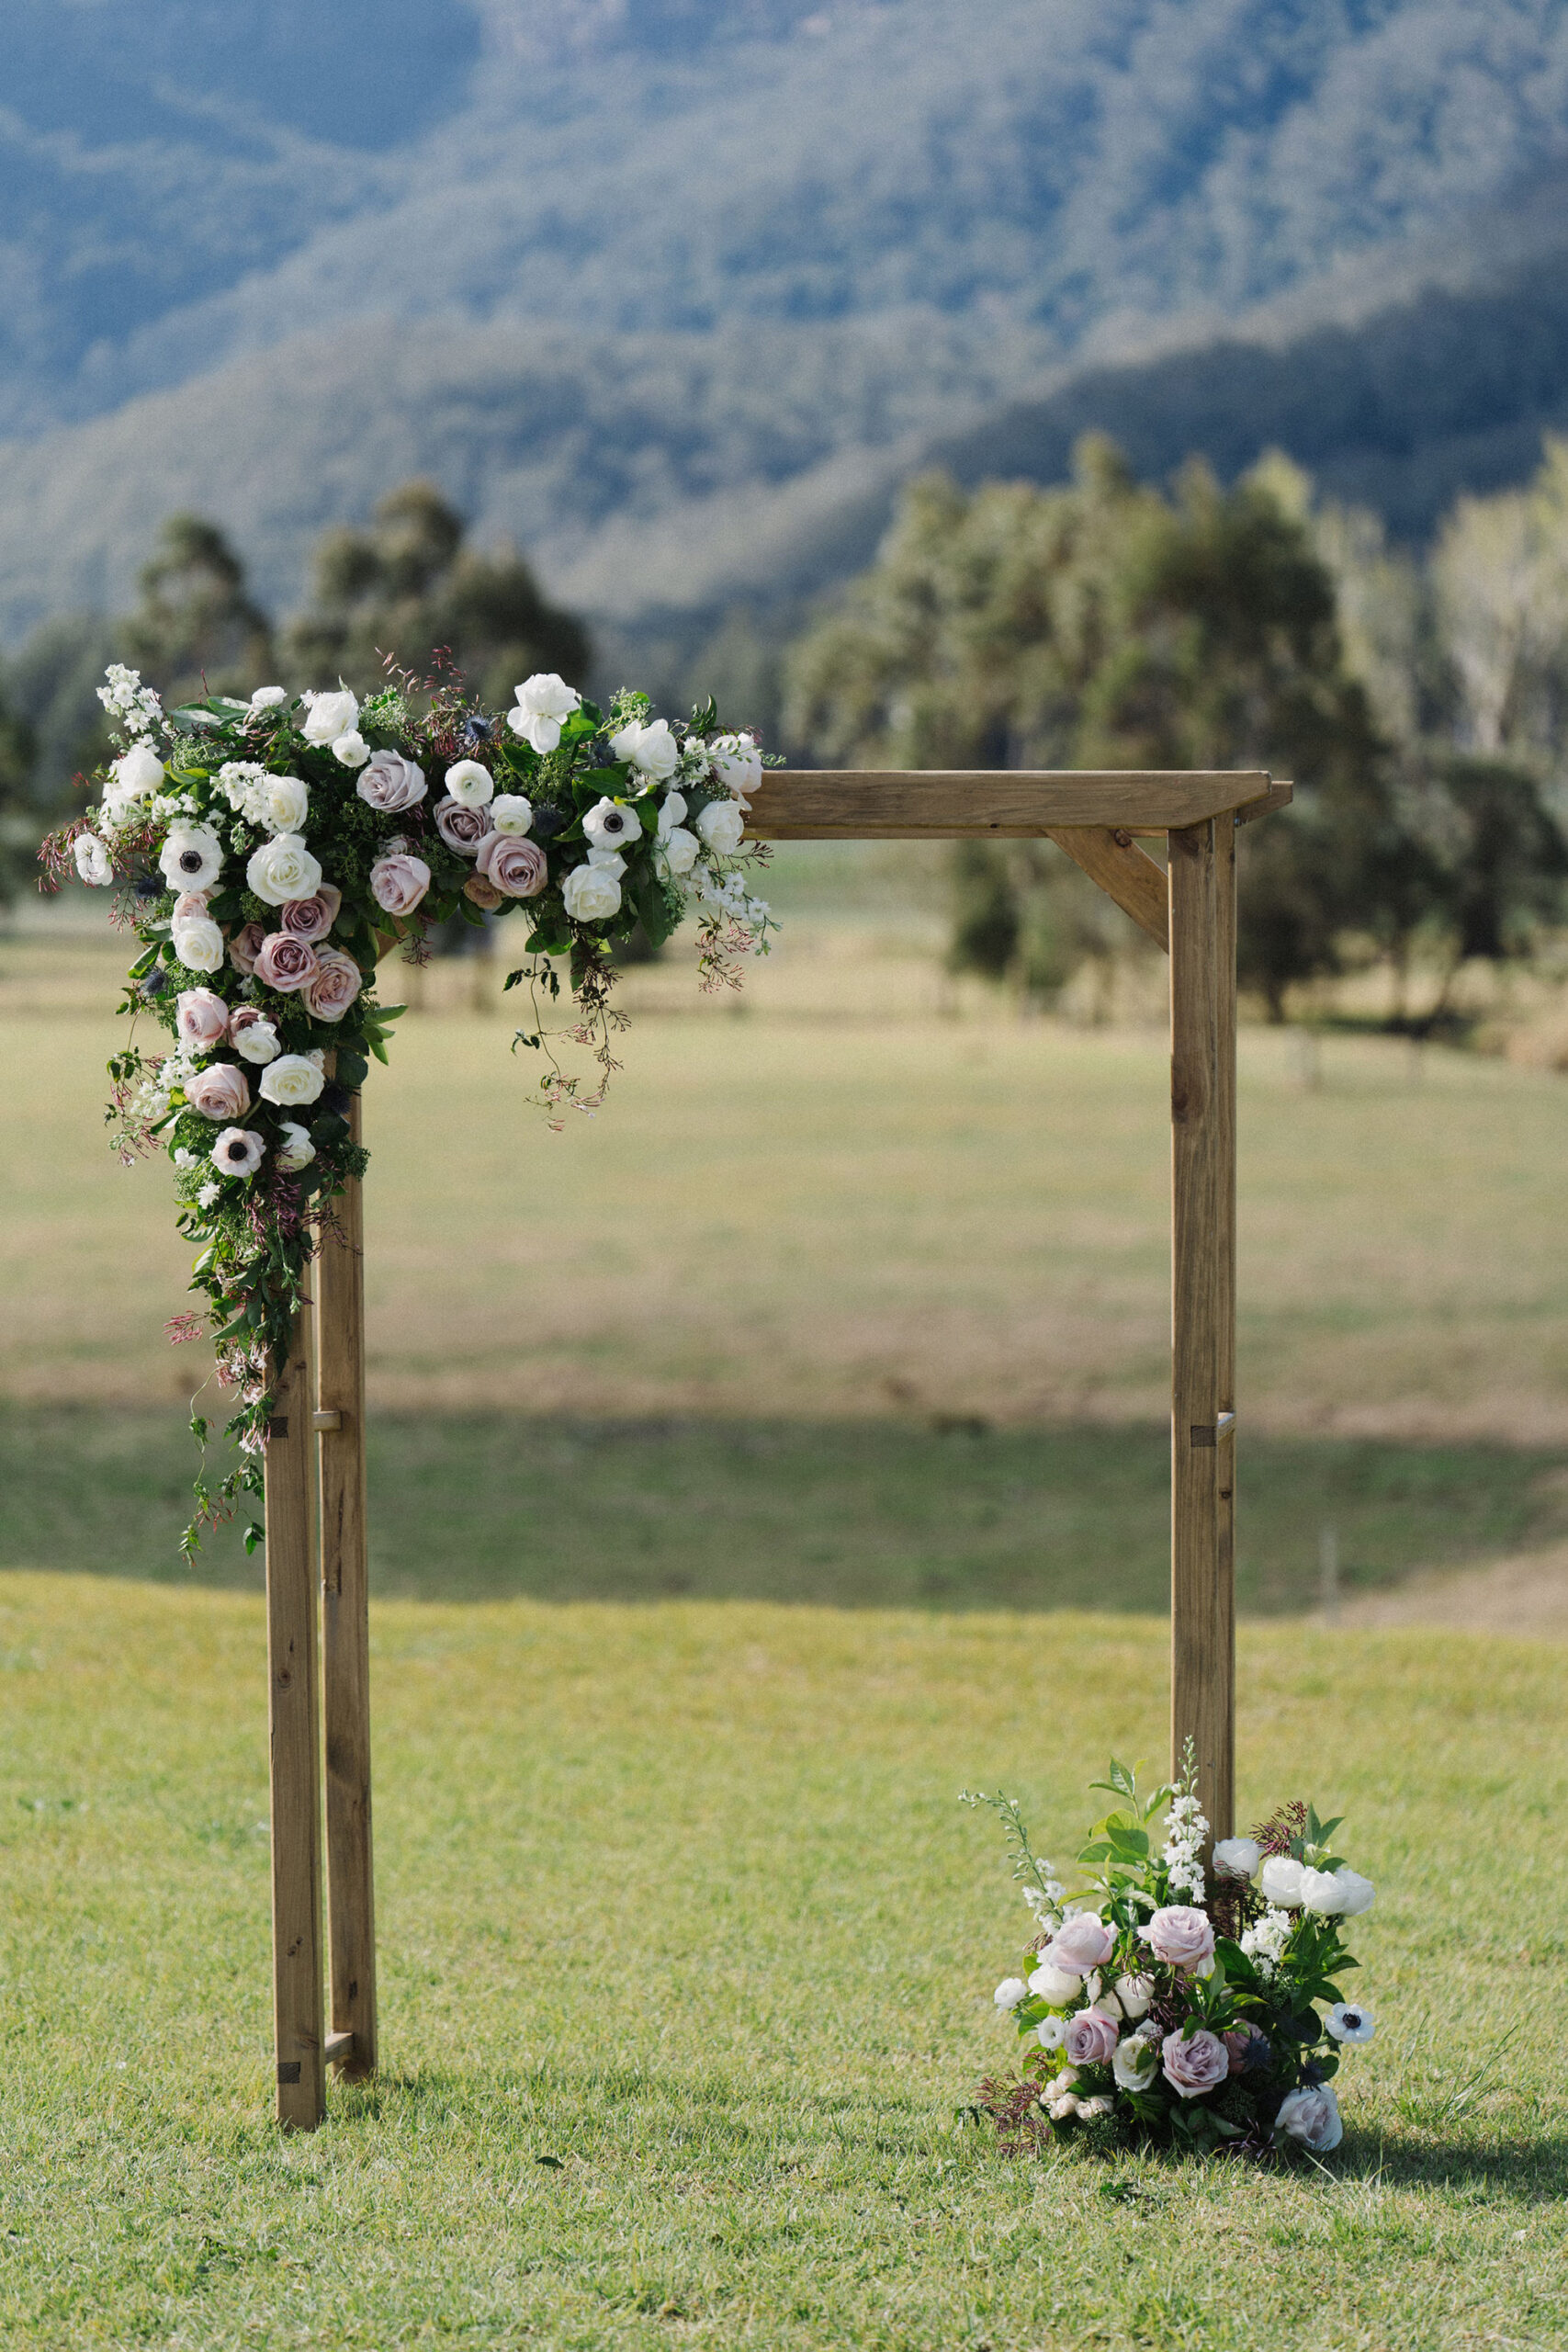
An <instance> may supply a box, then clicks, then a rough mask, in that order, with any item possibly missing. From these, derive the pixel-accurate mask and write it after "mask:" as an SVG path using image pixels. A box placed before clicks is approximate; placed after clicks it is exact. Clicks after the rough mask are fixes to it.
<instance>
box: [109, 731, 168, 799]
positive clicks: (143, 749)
mask: <svg viewBox="0 0 1568 2352" xmlns="http://www.w3.org/2000/svg"><path fill="white" fill-rule="evenodd" d="M111 775H112V781H111V783H110V785H109V789H108V799H109V804H110V806H111V807H113V808H116V809H123V808H124V806H125V804H126V802H127V801H128V800H145V799H147V798H148V797H149V796H150V795H151V794H152V793H154V792H162V791H163V789H164V763H163V761H162V760H161V759H160V758H159V757H158V754H157V752H155V751H153V749H152V745H151V744H150V743H135V744H132V746H131V748H130V751H129V752H121V753H120V755H119V757H118V760H116V762H115V763H114V767H113V769H112V771H111Z"/></svg>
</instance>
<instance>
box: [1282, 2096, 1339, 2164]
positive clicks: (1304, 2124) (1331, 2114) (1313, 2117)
mask: <svg viewBox="0 0 1568 2352" xmlns="http://www.w3.org/2000/svg"><path fill="white" fill-rule="evenodd" d="M1274 2130H1275V2133H1276V2135H1278V2134H1279V2133H1280V2132H1283V2133H1284V2134H1285V2136H1286V2138H1287V2139H1291V2140H1299V2141H1300V2142H1301V2143H1302V2145H1303V2148H1310V2149H1311V2150H1312V2152H1313V2154H1314V2155H1315V2156H1325V2155H1326V2154H1328V2152H1329V2150H1330V2148H1337V2146H1338V2145H1339V2143H1340V2141H1341V2140H1342V2139H1343V2138H1344V2137H1345V2126H1344V2124H1343V2122H1342V2121H1341V2120H1340V2115H1339V2102H1338V2100H1337V2098H1335V2096H1334V2093H1333V2092H1332V2090H1330V2088H1329V2086H1328V2085H1327V2084H1326V2083H1313V2084H1311V2085H1310V2086H1307V2087H1306V2088H1304V2089H1303V2090H1299V2091H1287V2092H1286V2094H1285V2096H1284V2098H1282V2099H1281V2100H1280V2112H1279V2114H1278V2115H1277V2116H1276V2117H1275V2119H1274Z"/></svg>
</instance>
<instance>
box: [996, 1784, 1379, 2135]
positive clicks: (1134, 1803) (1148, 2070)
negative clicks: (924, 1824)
mask: <svg viewBox="0 0 1568 2352" xmlns="http://www.w3.org/2000/svg"><path fill="white" fill-rule="evenodd" d="M1195 1780H1196V1775H1195V1771H1194V1769H1193V1764H1192V1755H1191V1747H1190V1743H1189V1747H1188V1750H1187V1755H1186V1758H1185V1767H1184V1770H1183V1774H1182V1778H1181V1780H1180V1781H1176V1782H1168V1783H1167V1784H1166V1785H1165V1786H1163V1787H1161V1788H1158V1789H1156V1791H1155V1792H1154V1793H1153V1795H1152V1796H1149V1797H1146V1798H1145V1797H1142V1796H1140V1794H1139V1791H1138V1786H1137V1776H1136V1772H1135V1771H1134V1770H1129V1769H1128V1768H1127V1767H1126V1766H1125V1765H1122V1764H1118V1763H1117V1762H1115V1761H1114V1760H1112V1762H1111V1772H1110V1778H1109V1779H1108V1780H1105V1781H1096V1782H1094V1783H1093V1785H1094V1786H1095V1787H1096V1788H1100V1789H1104V1790H1106V1791H1107V1792H1109V1793H1110V1794H1111V1795H1113V1796H1115V1797H1117V1798H1118V1799H1120V1800H1121V1802H1120V1803H1119V1804H1117V1805H1116V1806H1115V1807H1114V1808H1113V1809H1112V1810H1111V1812H1109V1813H1107V1814H1105V1815H1102V1817H1101V1818H1100V1820H1099V1821H1097V1822H1096V1823H1095V1825H1094V1827H1093V1829H1092V1831H1091V1832H1090V1835H1089V1842H1088V1844H1087V1845H1086V1846H1085V1847H1084V1849H1083V1851H1082V1852H1081V1854H1080V1855H1079V1857H1078V1862H1079V1866H1080V1868H1081V1869H1082V1870H1083V1871H1084V1872H1085V1883H1084V1884H1083V1885H1082V1886H1081V1887H1080V1888H1079V1889H1078V1890H1077V1893H1076V1894H1068V1893H1067V1892H1066V1889H1065V1888H1064V1887H1063V1885H1062V1883H1061V1882H1060V1880H1059V1879H1058V1878H1057V1877H1056V1876H1055V1872H1054V1871H1053V1869H1052V1866H1051V1864H1050V1863H1049V1862H1047V1861H1044V1860H1041V1859H1040V1858H1038V1857H1037V1856H1036V1855H1035V1854H1034V1851H1033V1849H1032V1845H1031V1842H1030V1838H1029V1833H1028V1830H1027V1829H1026V1827H1025V1826H1024V1822H1023V1818H1022V1815H1021V1810H1020V1806H1019V1803H1018V1800H1017V1799H1016V1798H1012V1797H1006V1796H1002V1795H1000V1794H998V1795H996V1796H983V1795H979V1794H976V1793H974V1792H969V1791H965V1792H964V1795H963V1797H962V1799H961V1802H962V1803H963V1804H970V1805H981V1804H983V1805H987V1806H989V1807H990V1808H991V1809H992V1810H993V1811H994V1812H996V1813H997V1814H998V1815H999V1816H1000V1818H1001V1821H1002V1825H1003V1827H1004V1829H1005V1831H1006V1833H1007V1837H1008V1839H1009V1842H1010V1846H1011V1847H1012V1849H1013V1852H1014V1860H1013V1876H1014V1878H1015V1879H1018V1880H1020V1881H1021V1882H1022V1891H1023V1896H1024V1900H1025V1902H1026V1903H1027V1904H1028V1905H1029V1907H1030V1910H1031V1912H1032V1916H1033V1919H1034V1925H1035V1928H1036V1930H1037V1933H1036V1939H1035V1942H1034V1945H1033V1947H1032V1951H1031V1952H1030V1954H1029V1956H1028V1958H1027V1960H1026V1961H1025V1963H1024V1970H1023V1973H1021V1975H1017V1976H1009V1977H1005V1978H1004V1979H1003V1981H1002V1982H1001V1984H1000V1985H998V1987H997V1990H996V1994H995V2002H996V2006H997V2007H998V2009H1000V2010H1002V2011H1004V2012H1005V2013H1006V2014H1008V2015H1009V2016H1010V2017H1011V2018H1012V2019H1013V2021H1014V2023H1015V2025H1016V2027H1017V2029H1018V2031H1019V2034H1020V2035H1021V2038H1022V2039H1023V2041H1025V2042H1026V2043H1027V2045H1028V2048H1027V2051H1026V2054H1025V2056H1024V2059H1023V2064H1022V2079H1021V2081H1017V2082H998V2081H996V2080H994V2079H991V2078H987V2080H986V2081H985V2082H984V2083H983V2084H982V2085H981V2087H980V2095H979V2098H978V2101H977V2102H976V2105H975V2107H973V2108H972V2109H970V2110H969V2112H971V2113H972V2114H974V2115H976V2117H979V2116H988V2117H989V2118H990V2119H991V2120H992V2121H993V2122H994V2123H995V2125H996V2127H997V2130H998V2133H999V2134H1000V2135H1001V2137H1002V2139H1003V2141H1004V2143H1006V2144H1007V2145H1009V2146H1010V2147H1011V2148H1014V2149H1021V2148H1025V2147H1028V2146H1031V2145H1038V2144H1043V2142H1044V2141H1046V2140H1048V2139H1049V2138H1051V2137H1052V2136H1053V2135H1057V2136H1060V2135H1061V2134H1063V2133H1066V2132H1071V2131H1076V2130H1079V2129H1081V2128H1082V2127H1084V2126H1085V2125H1090V2126H1098V2127H1099V2131H1098V2133H1097V2134H1095V2135H1092V2136H1097V2137H1099V2138H1100V2139H1101V2140H1102V2141H1104V2142H1105V2143H1116V2142H1121V2141H1125V2140H1128V2139H1133V2140H1143V2141H1147V2142H1151V2143H1155V2144H1157V2145H1160V2146H1165V2147H1175V2148H1180V2149H1186V2150H1188V2151H1190V2152H1192V2153H1195V2154H1212V2153H1213V2152H1215V2151H1224V2152H1226V2153H1230V2154H1246V2155H1250V2156H1253V2157H1255V2158H1259V2159H1263V2158H1269V2157H1274V2156H1279V2155H1281V2154H1286V2153H1288V2152H1290V2151H1292V2150H1295V2151H1305V2152H1306V2153H1308V2154H1312V2155H1314V2156H1317V2155H1323V2154H1327V2152H1328V2151H1329V2150H1330V2149H1332V2148H1336V2147H1337V2146H1338V2144H1339V2141H1340V2138H1341V2136H1342V2132H1343V2128H1344V2127H1343V2124H1342V2122H1341V2119H1340V2114H1339V2107H1338V2102H1337V2098H1336V2095H1335V2092H1334V2089H1333V2086H1332V2079H1331V2078H1332V2077H1333V2075H1335V2074H1336V2073H1337V2070H1338V2065H1339V2058H1340V2053H1341V2052H1342V2051H1343V2049H1345V2048H1346V2047H1348V2046H1351V2045H1355V2044H1357V2043H1360V2042H1366V2041H1371V2038H1372V2031H1373V2021H1372V2014H1371V2010H1370V2009H1368V2008H1365V2007H1360V2006H1359V2005H1358V2004H1356V2003H1353V2002H1348V2001H1347V2000H1346V1999H1345V1997H1344V1996H1343V1994H1342V1992H1341V1990H1340V1987H1339V1985H1338V1983H1337V1981H1336V1980H1337V1978H1338V1977H1340V1976H1342V1975H1344V1974H1345V1973H1347V1972H1348V1971H1349V1970H1350V1969H1353V1968H1354V1967H1355V1966H1356V1965H1357V1962H1356V1961H1355V1960H1354V1959H1353V1958H1352V1957H1351V1955H1350V1953H1349V1952H1348V1951H1347V1950H1346V1949H1345V1945H1344V1942H1343V1940H1342V1936H1341V1926H1342V1923H1343V1922H1344V1921H1345V1920H1347V1919H1349V1918H1353V1917H1356V1916H1357V1915H1358V1914H1359V1913H1360V1912H1363V1911H1367V1910H1370V1909H1371V1905H1372V1901H1373V1894H1374V1890H1373V1888H1372V1885H1371V1882H1370V1881H1369V1880H1367V1879H1364V1878H1362V1877H1361V1876H1360V1875H1359V1872H1357V1871H1353V1870H1351V1869H1350V1868H1349V1866H1348V1864H1347V1863H1345V1862H1344V1861H1342V1860H1340V1859H1339V1857H1338V1856H1337V1855H1336V1854H1335V1853H1333V1852H1332V1851H1331V1849H1330V1840H1331V1838H1332V1837H1333V1834H1334V1832H1335V1830H1336V1829H1337V1827H1338V1826H1339V1824H1338V1822H1337V1820H1336V1821H1319V1819H1318V1817H1317V1815H1316V1814H1315V1812H1314V1810H1313V1808H1312V1807H1311V1806H1310V1805H1305V1804H1299V1803H1292V1804H1287V1805H1283V1806H1281V1807H1280V1810H1279V1812H1277V1813H1276V1814H1273V1815H1270V1817H1269V1820H1268V1821H1266V1822H1264V1823H1262V1824H1261V1825H1260V1826H1259V1827H1258V1829H1257V1831H1256V1832H1255V1833H1254V1835H1253V1836H1252V1837H1250V1838H1222V1839H1221V1840H1220V1841H1219V1842H1218V1843H1217V1844H1216V1845H1215V1846H1214V1849H1213V1880H1214V1883H1213V1890H1212V1891H1207V1889H1206V1883H1205V1873H1204V1870H1203V1862H1202V1856H1203V1850H1204V1845H1205V1842H1206V1840H1207V1838H1208V1830H1209V1825H1208V1823H1207V1822H1206V1821H1205V1820H1204V1818H1203V1815H1202V1813H1201V1809H1200V1806H1199V1802H1198V1798H1197V1794H1196V1790H1195ZM1162 1805H1163V1806H1166V1807H1167V1808H1168V1812H1167V1817H1166V1825H1165V1837H1164V1839H1163V1841H1162V1843H1161V1844H1160V1847H1159V1849H1158V1850H1157V1852H1156V1845H1155V1838H1154V1836H1153V1835H1152V1833H1151V1824H1152V1822H1153V1820H1154V1817H1155V1815H1156V1814H1157V1813H1158V1811H1159V1810H1160V1808H1161V1806H1162ZM1182 1898H1185V1899H1182ZM1319 2003H1323V2004H1325V2005H1326V2008H1325V2013H1324V2014H1323V2015H1321V2016H1320V2015H1319V2011H1318V2008H1317V2007H1316V2006H1315V2005H1316V2004H1319Z"/></svg>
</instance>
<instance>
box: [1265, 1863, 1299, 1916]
mask: <svg viewBox="0 0 1568 2352" xmlns="http://www.w3.org/2000/svg"><path fill="white" fill-rule="evenodd" d="M1305 1881H1306V1864H1305V1863H1304V1862H1298V1861H1297V1860H1295V1858H1294V1856H1293V1855H1292V1854H1270V1855H1269V1859H1268V1860H1267V1861H1266V1862H1265V1863H1264V1865H1263V1875H1262V1876H1261V1878H1260V1879H1259V1880H1258V1885H1259V1887H1260V1889H1261V1890H1262V1894H1263V1899H1264V1901H1265V1902H1266V1903H1278V1904H1280V1905H1281V1906H1282V1907H1283V1908H1284V1909H1285V1910H1287V1911H1299V1910H1300V1909H1301V1907H1302V1905H1303V1901H1304V1899H1305Z"/></svg>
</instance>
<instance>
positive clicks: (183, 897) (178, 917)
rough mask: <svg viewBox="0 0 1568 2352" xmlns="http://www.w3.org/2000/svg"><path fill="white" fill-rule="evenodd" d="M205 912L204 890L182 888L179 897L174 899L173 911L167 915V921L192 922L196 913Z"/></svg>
mask: <svg viewBox="0 0 1568 2352" xmlns="http://www.w3.org/2000/svg"><path fill="white" fill-rule="evenodd" d="M206 912H207V893H206V891H205V890H182V891H181V892H180V895H179V897H178V898H177V899H175V911H174V913H173V914H172V915H171V916H170V917H169V921H170V922H195V921H196V918H197V915H204V914H205V913H206Z"/></svg>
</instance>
